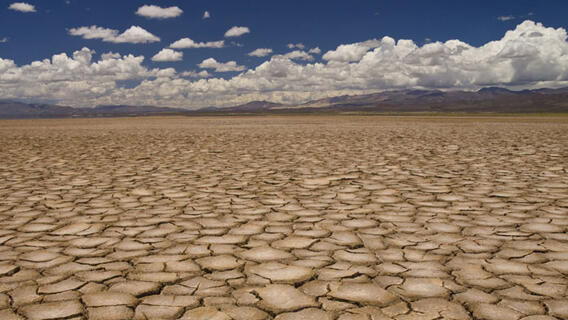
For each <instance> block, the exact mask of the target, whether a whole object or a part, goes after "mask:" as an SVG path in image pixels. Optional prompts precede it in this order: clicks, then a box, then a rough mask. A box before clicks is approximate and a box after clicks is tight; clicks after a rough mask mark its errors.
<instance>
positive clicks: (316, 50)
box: [308, 47, 321, 54]
mask: <svg viewBox="0 0 568 320" xmlns="http://www.w3.org/2000/svg"><path fill="white" fill-rule="evenodd" d="M308 53H313V54H320V53H321V49H320V48H319V47H315V48H311V49H310V50H309V51H308Z"/></svg>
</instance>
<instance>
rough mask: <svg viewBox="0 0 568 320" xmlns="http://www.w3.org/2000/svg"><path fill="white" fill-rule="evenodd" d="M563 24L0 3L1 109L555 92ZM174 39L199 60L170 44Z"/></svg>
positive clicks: (487, 16)
mask: <svg viewBox="0 0 568 320" xmlns="http://www.w3.org/2000/svg"><path fill="white" fill-rule="evenodd" d="M145 6H146V7H145ZM206 11H207V12H208V13H209V17H208V18H204V13H205V12H206ZM137 12H138V13H137ZM566 12H568V2H567V1H518V0H517V1H455V0H454V1H445V0H443V1H410V0H407V1H403V0H401V1H165V0H154V1H134V0H133V1H130V0H128V1H126V0H124V1H122V0H115V1H104V0H98V1H87V0H67V1H66V0H49V1H47V0H41V1H31V0H30V1H4V0H2V1H0V59H2V60H0V98H5V99H21V100H30V101H42V100H43V101H53V102H56V103H60V104H66V105H74V106H94V105H97V104H106V103H130V104H156V105H175V106H182V107H187V108H195V107H201V106H208V105H231V104H235V103H240V102H247V101H249V100H256V99H266V100H272V101H280V102H288V103H295V102H303V101H306V100H309V99H313V98H319V97H323V96H330V95H335V94H345V93H353V94H355V93H364V92H374V91H381V90H391V89H400V88H439V89H448V90H451V89H471V90H474V89H477V88H479V87H482V86H484V85H499V86H506V87H512V88H517V87H519V88H520V87H523V88H524V87H539V86H563V85H565V80H566V78H567V76H568V72H566V71H565V70H564V69H563V68H565V66H564V63H565V62H567V61H568V58H566V54H567V53H566V50H568V49H567V48H565V47H568V46H567V45H566V39H565V36H564V34H565V29H566V27H567V25H568V20H566V18H565V13H566ZM527 20H528V21H527ZM525 21H526V22H525ZM234 27H239V28H237V29H234V30H236V31H235V32H233V33H232V35H233V36H229V35H228V34H227V32H228V31H229V30H230V29H231V28H234ZM243 30H244V31H243ZM515 30H516V31H515ZM125 31H127V32H126V33H127V34H126V35H124V32H125ZM238 31H241V32H238ZM246 31H248V32H246ZM507 31H511V32H512V33H515V32H516V33H515V34H512V35H510V36H509V37H508V38H506V37H505V34H506V32H507ZM529 31H530V32H529ZM563 32H564V33H563ZM529 34H533V35H537V34H541V35H542V36H531V37H529V36H528V35H529ZM563 37H564V38H563ZM183 38H189V39H191V40H192V41H194V43H201V45H197V46H205V48H195V45H194V47H187V45H186V48H184V47H183V46H177V47H176V46H175V45H172V44H173V43H174V42H176V41H178V40H180V39H183ZM401 39H402V40H403V41H402V42H401V41H400V40H401ZM405 39H408V40H411V42H412V43H411V44H410V43H408V42H405V41H404V40H405ZM391 40H392V41H391ZM454 40H458V41H459V43H458V42H455V41H454ZM221 41H223V42H222V43H221ZM448 41H450V42H448ZM451 41H454V42H451ZM492 41H496V42H499V43H498V45H495V46H494V45H492V44H491V42H492ZM186 43H187V41H186ZM289 44H300V45H299V46H294V47H290V46H289ZM488 44H489V45H488ZM212 47H214V48H212ZM388 48H391V49H392V48H394V49H393V50H391V49H388ZM256 49H264V50H260V51H257V53H263V54H257V55H251V53H252V52H253V51H254V50H256ZM268 49H269V50H268ZM387 49H388V50H387ZM163 50H164V51H163ZM310 50H311V51H310ZM389 50H390V51H389ZM464 50H465V51H464ZM511 50H512V51H511ZM535 50H537V51H538V52H536V51H535ZM161 51H163V52H161ZM510 51H511V52H510ZM513 51H514V52H513ZM160 52H161V53H160ZM389 52H390V53H389ZM550 52H554V56H553V57H551V56H550V55H549V53H550ZM75 53H76V54H75ZM158 53H160V54H159V55H158ZM61 54H65V57H63V56H61ZM395 56H396V57H395ZM141 57H143V58H142V59H141ZM45 59H48V60H49V61H48V62H49V63H47V62H46V61H45ZM393 59H394V60H393ZM103 60H104V61H103ZM40 63H43V64H42V65H41V66H40V65H39V64H40ZM567 63H568V62H567ZM476 65H479V67H476ZM395 66H396V67H395ZM474 67H475V68H478V69H477V70H471V69H472V68H474ZM553 67H554V68H553ZM495 68H497V70H500V71H501V74H500V75H493V74H492V71H491V70H495ZM566 68H568V67H566ZM552 69H558V70H555V71H553V70H552ZM543 70H544V71H543ZM547 70H550V72H549V73H548V74H546V72H545V71H547ZM32 75H33V76H32Z"/></svg>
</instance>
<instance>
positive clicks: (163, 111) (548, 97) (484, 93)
mask: <svg viewBox="0 0 568 320" xmlns="http://www.w3.org/2000/svg"><path fill="white" fill-rule="evenodd" d="M346 111H367V112H492V113H516V112H568V87H567V88H559V89H547V88H544V89H535V90H521V91H512V90H509V89H505V88H499V87H487V88H482V89H480V90H478V91H441V90H393V91H384V92H378V93H370V94H361V95H342V96H336V97H329V98H324V99H318V100H312V101H308V102H306V103H302V104H281V103H274V102H269V101H251V102H248V103H245V104H241V105H237V106H232V107H216V106H209V107H206V108H202V109H199V110H186V109H180V108H168V107H155V106H131V105H102V106H97V107H95V108H73V107H66V106H58V105H51V104H29V103H23V102H17V101H10V100H0V118H4V119H10V118H62V117H63V118H65V117H105V116H146V115H169V114H178V115H193V114H204V113H206V114H223V113H285V112H311V113H317V112H346Z"/></svg>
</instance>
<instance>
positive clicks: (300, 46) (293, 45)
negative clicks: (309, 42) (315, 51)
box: [286, 43, 306, 49]
mask: <svg viewBox="0 0 568 320" xmlns="http://www.w3.org/2000/svg"><path fill="white" fill-rule="evenodd" d="M286 47H288V49H296V48H297V49H304V48H305V47H306V46H304V44H303V43H288V44H287V45H286Z"/></svg>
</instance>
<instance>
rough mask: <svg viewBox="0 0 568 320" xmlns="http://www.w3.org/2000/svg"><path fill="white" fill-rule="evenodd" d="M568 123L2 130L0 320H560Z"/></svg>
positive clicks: (358, 120) (170, 123)
mask: <svg viewBox="0 0 568 320" xmlns="http://www.w3.org/2000/svg"><path fill="white" fill-rule="evenodd" d="M567 170H568V119H567V118H556V119H554V118H530V117H522V118H505V117H500V118H465V117H464V118H457V117H455V118H451V117H450V118H435V117H429V118H419V117H406V118H397V117H366V118H365V117H355V116H331V117H326V116H319V117H310V116H290V117H276V116H274V117H249V118H246V117H232V118H231V117H217V118H134V119H127V118H124V119H90V120H87V119H73V120H33V121H1V122H0V199H1V200H0V219H1V220H0V319H4V320H10V319H87V318H88V319H104V320H112V319H192V320H193V319H237V320H239V319H246V320H256V319H259V320H260V319H278V320H288V319H295V320H302V319H337V320H359V319H361V320H372V319H374V320H377V319H398V320H410V319H426V320H428V319H513V320H517V319H525V320H546V319H567V318H568V298H567V296H568V291H567V288H568V233H567V231H568V173H567Z"/></svg>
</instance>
